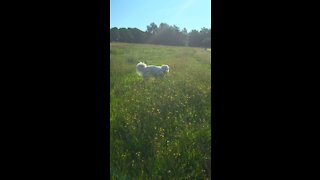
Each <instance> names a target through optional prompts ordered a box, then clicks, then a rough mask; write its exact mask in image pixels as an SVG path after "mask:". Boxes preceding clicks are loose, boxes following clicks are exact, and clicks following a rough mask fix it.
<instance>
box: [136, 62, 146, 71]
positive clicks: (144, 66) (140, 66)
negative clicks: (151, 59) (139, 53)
mask: <svg viewBox="0 0 320 180" xmlns="http://www.w3.org/2000/svg"><path fill="white" fill-rule="evenodd" d="M146 67H147V65H146V64H145V63H143V62H139V63H138V64H137V65H136V68H137V70H138V71H140V72H141V71H143V70H144V69H145V68H146Z"/></svg>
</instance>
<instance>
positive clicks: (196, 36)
mask: <svg viewBox="0 0 320 180" xmlns="http://www.w3.org/2000/svg"><path fill="white" fill-rule="evenodd" d="M200 42H201V35H200V33H199V32H198V31H197V30H192V31H191V32H190V33H189V46H194V47H196V46H200V44H201V43H200Z"/></svg>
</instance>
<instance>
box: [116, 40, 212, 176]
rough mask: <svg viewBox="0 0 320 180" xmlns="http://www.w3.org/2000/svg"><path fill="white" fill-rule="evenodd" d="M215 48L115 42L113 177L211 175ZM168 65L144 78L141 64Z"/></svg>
mask: <svg viewBox="0 0 320 180" xmlns="http://www.w3.org/2000/svg"><path fill="white" fill-rule="evenodd" d="M210 58H211V55H210V52H209V51H206V50H204V49H201V48H189V47H171V46H156V45H140V44H125V43H111V44H110V68H111V69H110V78H111V79H110V97H111V98H110V101H111V102H110V123H111V129H110V158H111V162H110V168H111V169H110V171H111V176H112V179H172V178H174V179H176V178H183V179H185V178H188V179H189V178H191V179H194V178H200V179H206V178H209V176H210V173H211V172H210V171H211V167H210V166H211V126H210V124H211V122H210V121H211V111H210V107H211V79H210V77H211V71H210ZM140 61H144V62H146V63H147V64H155V65H162V64H168V65H169V66H170V72H169V74H167V76H165V77H164V78H163V79H149V80H148V81H143V80H142V79H141V77H139V76H138V75H137V73H136V70H135V65H136V63H138V62H140Z"/></svg>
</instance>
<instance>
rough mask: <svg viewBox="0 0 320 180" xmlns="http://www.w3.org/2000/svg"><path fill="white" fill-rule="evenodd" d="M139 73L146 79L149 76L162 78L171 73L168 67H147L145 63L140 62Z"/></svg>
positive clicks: (137, 67)
mask: <svg viewBox="0 0 320 180" xmlns="http://www.w3.org/2000/svg"><path fill="white" fill-rule="evenodd" d="M136 69H137V73H138V74H139V75H140V76H142V77H143V78H144V79H147V78H148V77H149V76H153V77H162V76H163V75H164V74H166V73H168V72H169V66H168V65H162V66H154V65H146V64H145V63H143V62H139V63H138V64H137V65H136Z"/></svg>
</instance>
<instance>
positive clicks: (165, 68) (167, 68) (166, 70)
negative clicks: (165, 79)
mask: <svg viewBox="0 0 320 180" xmlns="http://www.w3.org/2000/svg"><path fill="white" fill-rule="evenodd" d="M161 69H162V71H163V72H169V66H168V65H162V66H161Z"/></svg>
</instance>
